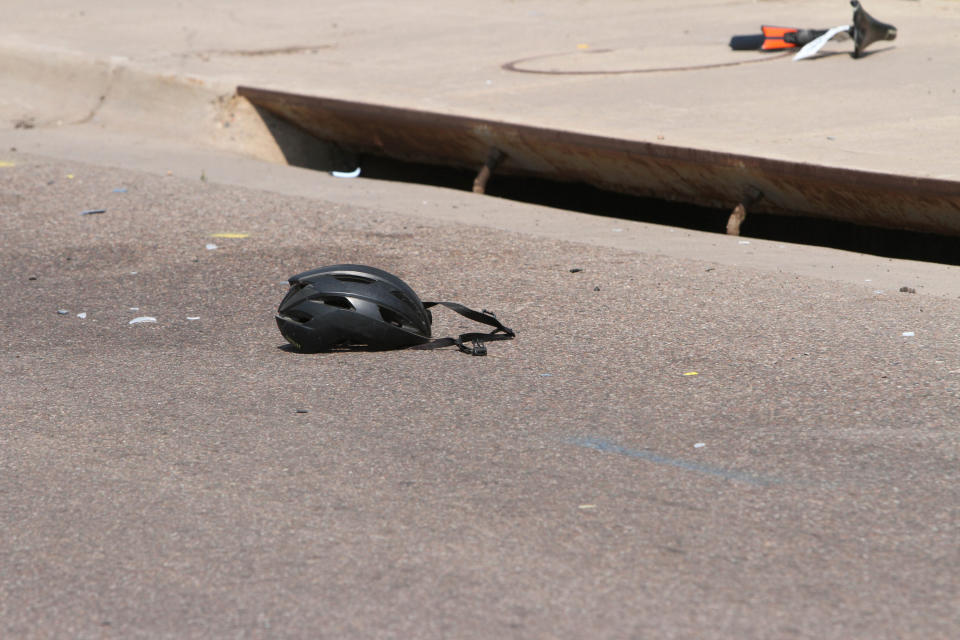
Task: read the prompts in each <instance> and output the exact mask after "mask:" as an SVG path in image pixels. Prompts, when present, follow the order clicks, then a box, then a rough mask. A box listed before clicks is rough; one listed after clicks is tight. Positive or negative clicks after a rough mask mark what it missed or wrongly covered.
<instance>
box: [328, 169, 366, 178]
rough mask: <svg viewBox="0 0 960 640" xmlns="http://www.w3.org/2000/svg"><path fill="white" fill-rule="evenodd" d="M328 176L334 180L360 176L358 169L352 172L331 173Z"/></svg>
mask: <svg viewBox="0 0 960 640" xmlns="http://www.w3.org/2000/svg"><path fill="white" fill-rule="evenodd" d="M330 175H332V176H333V177H334V178H356V177H359V176H360V167H357V168H356V169H354V170H353V171H331V172H330Z"/></svg>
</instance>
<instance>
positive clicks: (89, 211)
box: [80, 209, 107, 216]
mask: <svg viewBox="0 0 960 640" xmlns="http://www.w3.org/2000/svg"><path fill="white" fill-rule="evenodd" d="M106 212H107V210H106V209H87V210H86V211H81V212H80V215H82V216H92V215H94V214H97V213H106Z"/></svg>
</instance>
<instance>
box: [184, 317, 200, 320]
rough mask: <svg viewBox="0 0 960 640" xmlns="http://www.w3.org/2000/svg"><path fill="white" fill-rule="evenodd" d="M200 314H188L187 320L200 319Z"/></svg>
mask: <svg viewBox="0 0 960 640" xmlns="http://www.w3.org/2000/svg"><path fill="white" fill-rule="evenodd" d="M199 319H200V316H187V320H199Z"/></svg>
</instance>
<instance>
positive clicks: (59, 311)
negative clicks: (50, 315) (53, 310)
mask: <svg viewBox="0 0 960 640" xmlns="http://www.w3.org/2000/svg"><path fill="white" fill-rule="evenodd" d="M69 313H70V312H69V311H68V310H67V309H57V315H60V316H65V315H67V314H69Z"/></svg>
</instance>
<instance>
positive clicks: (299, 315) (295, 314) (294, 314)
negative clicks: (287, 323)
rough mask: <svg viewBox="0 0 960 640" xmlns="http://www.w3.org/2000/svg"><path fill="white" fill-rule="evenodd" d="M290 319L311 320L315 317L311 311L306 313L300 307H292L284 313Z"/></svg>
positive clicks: (295, 320) (298, 320)
mask: <svg viewBox="0 0 960 640" xmlns="http://www.w3.org/2000/svg"><path fill="white" fill-rule="evenodd" d="M284 315H285V316H286V317H287V318H288V319H290V320H293V321H294V322H300V323H304V322H310V321H311V320H313V317H312V316H310V314H309V313H304V312H303V311H300V310H298V309H290V310H289V311H287V312H286V313H285V314H284Z"/></svg>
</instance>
